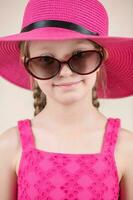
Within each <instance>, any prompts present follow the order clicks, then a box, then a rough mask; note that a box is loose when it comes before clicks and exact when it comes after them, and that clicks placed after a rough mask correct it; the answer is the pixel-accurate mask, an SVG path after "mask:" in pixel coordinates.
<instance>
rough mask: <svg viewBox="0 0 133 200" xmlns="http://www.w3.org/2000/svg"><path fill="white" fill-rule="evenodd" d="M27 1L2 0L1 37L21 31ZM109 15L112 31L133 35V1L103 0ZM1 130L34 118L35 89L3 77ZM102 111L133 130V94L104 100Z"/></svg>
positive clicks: (0, 101) (0, 92)
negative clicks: (22, 86) (19, 121)
mask: <svg viewBox="0 0 133 200" xmlns="http://www.w3.org/2000/svg"><path fill="white" fill-rule="evenodd" d="M27 2H28V1H27V0H19V1H18V0H12V1H9V0H0V27H1V28H0V36H5V35H10V34H15V33H18V32H20V30H21V23H22V16H23V12H24V7H25V5H26V3H27ZM101 2H103V4H104V6H105V8H106V9H107V11H108V14H109V19H110V20H109V22H110V25H109V27H110V29H109V34H110V35H113V36H124V37H133V14H132V11H133V0H126V1H125V0H101ZM0 95H1V96H0V133H2V132H4V131H5V130H6V129H8V128H10V127H13V126H16V125H17V121H18V120H21V119H25V118H32V117H33V111H34V110H33V97H32V92H30V91H27V90H25V89H22V88H20V87H18V86H15V85H13V84H10V83H9V82H8V81H6V80H5V79H2V78H0ZM100 104H101V105H100V111H101V112H102V113H104V114H105V115H106V116H107V117H110V116H111V117H119V118H121V122H122V127H123V128H126V129H129V130H131V131H133V97H128V98H122V99H115V100H101V99H100Z"/></svg>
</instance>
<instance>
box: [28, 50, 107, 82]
mask: <svg viewBox="0 0 133 200" xmlns="http://www.w3.org/2000/svg"><path fill="white" fill-rule="evenodd" d="M85 52H96V53H98V54H99V56H100V62H99V64H98V66H97V67H96V68H95V69H94V70H93V71H91V72H89V73H85V74H82V73H79V72H76V71H75V70H74V69H73V68H72V66H71V65H70V61H71V59H72V58H73V57H74V56H77V55H78V54H80V53H85ZM42 57H48V58H52V59H54V60H56V61H57V62H58V63H59V69H58V71H57V72H56V73H55V74H54V75H53V76H51V77H50V78H39V77H38V76H36V75H35V74H33V73H32V72H31V71H30V70H29V68H28V63H29V62H30V61H31V60H33V59H36V58H42ZM103 60H104V51H103V48H102V47H100V48H99V49H95V50H86V51H79V52H78V53H76V54H74V55H72V56H71V57H70V58H69V59H68V60H67V61H64V62H61V61H60V60H58V59H57V58H54V57H52V56H37V57H32V58H28V57H26V56H24V66H25V68H26V70H27V71H28V72H29V73H30V74H31V75H32V76H33V77H34V78H36V79H39V80H48V79H51V78H53V77H55V76H56V75H57V74H58V73H59V72H60V70H61V65H62V64H65V63H66V64H67V65H68V66H69V68H70V69H71V70H72V71H73V72H75V73H77V74H80V75H88V74H91V73H93V72H95V71H96V70H97V69H98V68H99V67H100V66H101V64H102V62H103Z"/></svg>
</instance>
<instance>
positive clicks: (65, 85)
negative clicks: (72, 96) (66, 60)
mask: <svg viewBox="0 0 133 200" xmlns="http://www.w3.org/2000/svg"><path fill="white" fill-rule="evenodd" d="M80 82H81V81H78V82H76V83H69V84H63V85H55V86H56V87H58V88H64V89H69V88H72V87H75V86H76V85H78V84H79V83H80Z"/></svg>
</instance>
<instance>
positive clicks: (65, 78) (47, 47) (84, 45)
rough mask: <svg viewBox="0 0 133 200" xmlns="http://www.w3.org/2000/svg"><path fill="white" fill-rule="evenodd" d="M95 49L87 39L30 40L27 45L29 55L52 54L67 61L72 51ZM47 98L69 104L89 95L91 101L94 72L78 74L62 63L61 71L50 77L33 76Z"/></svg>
mask: <svg viewBox="0 0 133 200" xmlns="http://www.w3.org/2000/svg"><path fill="white" fill-rule="evenodd" d="M94 49H96V48H95V47H94V45H93V44H92V43H91V42H90V41H88V40H78V39H77V40H62V41H57V40H56V41H50V40H49V41H32V42H30V45H29V52H30V57H31V58H32V57H36V56H42V55H46V56H52V57H55V58H57V59H58V60H60V61H67V60H68V59H69V58H70V57H71V56H72V54H73V53H74V52H77V51H79V50H80V51H86V50H94ZM34 80H36V82H37V83H38V85H39V87H40V88H41V90H42V91H43V92H44V93H45V95H46V96H47V102H48V100H52V101H56V102H60V103H62V104H69V103H72V102H76V101H79V100H80V99H82V98H84V97H85V96H86V95H89V97H88V98H89V99H90V101H91V95H92V87H93V86H94V84H95V81H96V72H94V73H91V74H89V75H80V74H77V73H75V72H72V71H71V69H70V68H69V66H68V65H67V64H62V68H61V71H60V72H59V73H58V74H57V75H56V76H55V77H53V78H52V79H49V80H39V79H36V78H34ZM70 82H78V83H77V84H75V85H72V86H69V87H62V86H56V85H59V84H63V83H70Z"/></svg>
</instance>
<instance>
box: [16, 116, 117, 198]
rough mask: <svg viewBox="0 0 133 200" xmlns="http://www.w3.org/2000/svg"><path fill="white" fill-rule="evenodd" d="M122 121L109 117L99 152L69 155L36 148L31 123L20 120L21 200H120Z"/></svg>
mask: <svg viewBox="0 0 133 200" xmlns="http://www.w3.org/2000/svg"><path fill="white" fill-rule="evenodd" d="M119 128H120V119H119V118H115V119H114V118H108V119H107V122H106V127H105V131H104V137H103V143H102V145H101V151H100V152H99V153H91V154H89V153H87V154H70V153H56V152H47V151H44V150H39V149H37V148H36V147H35V141H34V135H33V132H32V127H31V120H30V119H25V120H20V121H18V130H19V134H20V141H21V145H22V149H23V152H22V155H21V160H20V165H19V171H18V200H118V198H119V177H118V171H117V166H116V162H115V156H114V150H115V146H116V142H117V138H118V133H119Z"/></svg>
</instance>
